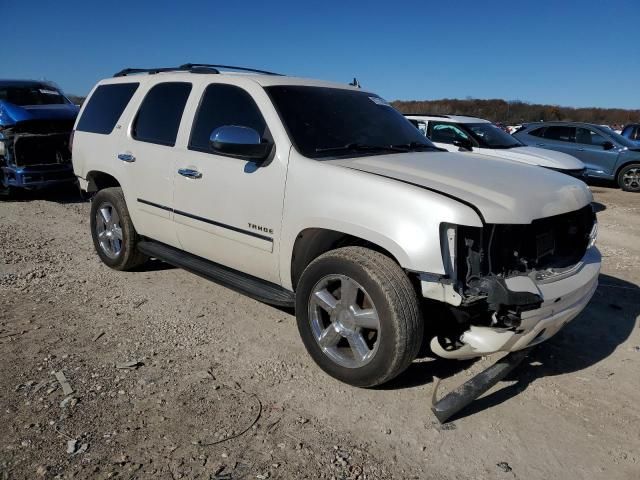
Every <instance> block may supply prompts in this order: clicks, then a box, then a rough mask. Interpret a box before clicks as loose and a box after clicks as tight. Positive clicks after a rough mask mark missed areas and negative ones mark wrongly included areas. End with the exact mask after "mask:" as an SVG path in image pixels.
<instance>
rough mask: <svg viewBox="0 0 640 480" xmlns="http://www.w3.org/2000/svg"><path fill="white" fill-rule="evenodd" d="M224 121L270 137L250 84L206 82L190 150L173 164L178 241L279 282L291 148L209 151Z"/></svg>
mask: <svg viewBox="0 0 640 480" xmlns="http://www.w3.org/2000/svg"><path fill="white" fill-rule="evenodd" d="M261 92H262V93H263V94H264V92H263V91H262V90H261ZM265 97H266V95H265ZM229 125H236V126H243V127H249V128H252V129H254V130H256V131H257V132H258V133H259V134H260V135H261V138H263V139H269V140H271V141H273V139H272V138H271V132H270V130H269V127H268V125H267V123H266V121H265V119H264V116H263V114H262V112H261V111H260V109H259V108H258V106H257V104H256V102H255V101H254V99H253V98H252V96H251V95H250V94H249V92H248V91H247V90H245V89H243V88H240V87H238V86H236V85H230V84H224V83H213V84H209V85H207V86H206V87H205V88H204V92H203V94H202V99H201V100H200V103H199V107H198V109H197V111H196V112H195V116H194V120H193V125H192V128H191V134H190V138H189V140H188V145H187V151H186V152H185V155H184V157H183V158H181V159H179V161H178V162H177V164H176V167H175V168H176V171H175V173H174V175H175V198H174V200H175V210H174V221H175V225H176V230H177V232H178V239H179V241H180V244H181V246H182V248H183V249H184V250H185V251H187V252H190V253H193V254H195V255H197V256H200V257H203V258H206V259H208V260H211V261H213V262H216V263H219V264H222V265H225V266H228V267H230V268H233V269H236V270H240V271H243V272H246V273H249V274H251V275H253V276H256V277H259V278H262V279H264V280H267V281H270V282H274V283H279V282H280V277H279V264H278V261H277V254H278V246H279V244H278V240H279V238H280V230H281V223H282V208H283V200H284V187H285V180H286V172H287V162H288V158H289V151H288V148H287V149H286V150H287V151H278V149H277V146H276V149H275V151H274V152H272V155H271V157H270V158H268V159H267V160H266V161H265V162H263V163H255V162H252V161H247V160H243V159H242V158H234V157H232V156H225V155H221V154H218V153H213V152H212V151H211V149H210V148H209V137H210V135H211V133H212V131H213V130H215V129H216V128H218V127H221V126H229Z"/></svg>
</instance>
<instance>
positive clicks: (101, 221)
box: [96, 202, 122, 258]
mask: <svg viewBox="0 0 640 480" xmlns="http://www.w3.org/2000/svg"><path fill="white" fill-rule="evenodd" d="M96 235H97V237H98V243H99V245H100V248H101V249H102V251H103V252H104V254H105V255H106V256H107V257H109V258H116V257H117V256H118V255H120V252H121V251H122V227H121V226H120V217H119V216H118V212H117V211H116V209H115V208H114V207H113V205H111V204H110V203H107V202H105V203H103V204H102V205H100V208H98V209H97V211H96Z"/></svg>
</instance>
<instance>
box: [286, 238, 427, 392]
mask: <svg viewBox="0 0 640 480" xmlns="http://www.w3.org/2000/svg"><path fill="white" fill-rule="evenodd" d="M296 318H297V323H298V330H299V332H300V336H301V337H302V341H303V342H304V345H305V347H306V349H307V351H308V352H309V354H310V355H311V357H312V358H313V359H314V361H315V362H316V363H317V364H318V366H320V368H322V369H323V370H324V371H325V372H326V373H328V374H329V375H331V376H332V377H334V378H336V379H338V380H340V381H342V382H345V383H348V384H350V385H353V386H358V387H373V386H376V385H380V384H383V383H385V382H388V381H389V380H391V379H393V378H394V377H396V376H397V375H399V374H400V373H401V372H403V371H404V370H405V369H406V368H407V367H408V366H409V364H410V363H411V362H412V361H413V360H414V359H415V357H416V355H417V354H418V350H419V348H420V344H421V341H422V337H423V329H424V325H423V321H422V317H421V314H420V304H419V301H418V296H417V293H416V290H415V289H414V287H413V285H412V284H411V281H410V280H409V278H408V277H407V275H406V274H405V272H404V271H403V270H402V268H400V266H399V265H398V264H396V263H395V262H394V261H393V260H392V259H391V258H389V257H387V256H385V255H383V254H381V253H379V252H376V251H373V250H370V249H367V248H363V247H345V248H340V249H337V250H332V251H330V252H327V253H325V254H323V255H321V256H320V257H318V258H317V259H315V260H314V261H313V262H311V263H310V264H309V266H308V267H307V268H306V269H305V271H304V272H303V273H302V276H301V278H300V282H299V283H298V288H297V290H296Z"/></svg>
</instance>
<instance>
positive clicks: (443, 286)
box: [421, 205, 600, 359]
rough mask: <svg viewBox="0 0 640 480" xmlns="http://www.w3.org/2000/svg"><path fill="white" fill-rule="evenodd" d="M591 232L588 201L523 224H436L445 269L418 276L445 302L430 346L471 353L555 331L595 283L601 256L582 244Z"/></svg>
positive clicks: (442, 352) (512, 346) (514, 346)
mask: <svg viewBox="0 0 640 480" xmlns="http://www.w3.org/2000/svg"><path fill="white" fill-rule="evenodd" d="M596 232H597V223H596V218H595V214H594V212H593V209H592V207H591V205H587V206H585V207H583V208H582V209H580V210H577V211H574V212H569V213H565V214H561V215H556V216H553V217H548V218H543V219H538V220H534V221H533V222H532V223H530V224H527V225H509V224H500V225H498V224H486V225H484V226H483V227H468V226H459V225H451V224H442V225H441V247H442V252H443V260H444V264H445V271H446V275H445V276H444V277H441V278H438V279H437V280H436V279H434V278H432V277H431V278H429V276H421V280H422V282H421V283H422V290H423V295H424V296H425V297H426V298H432V299H435V300H440V301H444V302H445V303H447V304H448V305H447V307H448V309H447V311H446V313H445V316H446V318H445V319H444V321H441V322H438V326H437V327H436V331H435V332H434V337H433V338H432V340H431V343H430V345H431V349H432V351H433V352H434V353H436V354H437V355H439V356H441V357H445V358H460V359H461V358H471V357H476V356H480V355H486V354H490V353H494V352H496V351H515V350H519V349H521V348H525V347H527V346H531V345H534V344H536V343H539V342H541V341H543V340H545V339H547V338H549V337H550V336H551V335H553V334H555V333H556V332H557V331H558V330H559V329H560V328H561V327H562V326H563V325H564V324H566V323H567V322H568V321H569V320H571V319H572V318H574V317H575V316H576V315H577V314H578V313H579V312H580V310H582V308H584V306H585V305H586V302H588V300H589V299H590V298H591V295H592V294H593V291H594V290H595V286H596V285H597V274H598V272H599V268H600V257H599V253H597V250H596V249H595V248H594V249H593V250H594V252H591V253H590V254H588V251H589V250H590V248H591V247H592V246H593V244H594V242H595V236H596ZM434 280H435V281H434ZM552 304H553V305H552Z"/></svg>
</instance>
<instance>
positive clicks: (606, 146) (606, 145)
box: [602, 142, 615, 150]
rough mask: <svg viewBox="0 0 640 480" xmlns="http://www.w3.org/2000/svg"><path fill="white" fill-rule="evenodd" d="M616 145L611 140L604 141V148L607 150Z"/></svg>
mask: <svg viewBox="0 0 640 480" xmlns="http://www.w3.org/2000/svg"><path fill="white" fill-rule="evenodd" d="M614 147H615V145H614V144H613V143H611V142H604V143H603V144H602V148H604V149H605V150H612V149H613V148H614Z"/></svg>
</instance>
